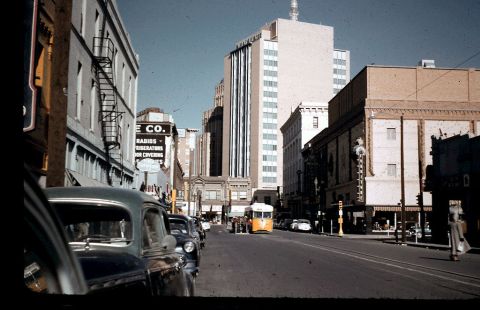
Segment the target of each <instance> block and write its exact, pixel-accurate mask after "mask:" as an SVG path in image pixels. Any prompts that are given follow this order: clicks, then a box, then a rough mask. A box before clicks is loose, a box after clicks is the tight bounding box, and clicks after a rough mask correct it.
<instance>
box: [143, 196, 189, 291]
mask: <svg viewBox="0 0 480 310" xmlns="http://www.w3.org/2000/svg"><path fill="white" fill-rule="evenodd" d="M166 218H167V216H166V213H165V212H164V211H162V210H160V209H159V208H157V207H156V206H155V205H146V206H145V207H144V209H143V219H142V239H143V240H142V255H143V259H144V260H145V265H146V266H147V267H146V268H147V270H146V273H147V276H148V279H149V283H150V287H151V292H152V294H153V295H161V296H188V295H189V287H188V284H187V282H186V278H185V275H184V273H183V266H182V261H181V260H180V258H179V256H178V254H176V253H175V245H176V240H175V238H174V237H173V236H171V235H169V234H168V230H167V226H166V225H165V224H166V223H165V219H166ZM172 239H173V241H172Z"/></svg>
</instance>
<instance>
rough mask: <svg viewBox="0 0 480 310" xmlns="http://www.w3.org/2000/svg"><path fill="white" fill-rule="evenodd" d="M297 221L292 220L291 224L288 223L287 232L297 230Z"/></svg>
mask: <svg viewBox="0 0 480 310" xmlns="http://www.w3.org/2000/svg"><path fill="white" fill-rule="evenodd" d="M297 223H298V220H297V219H293V220H292V222H291V223H290V226H288V230H291V231H294V230H296V229H297Z"/></svg>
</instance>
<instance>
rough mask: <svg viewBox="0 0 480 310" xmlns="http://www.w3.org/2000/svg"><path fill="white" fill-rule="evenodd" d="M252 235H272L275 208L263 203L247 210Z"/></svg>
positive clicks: (255, 204) (253, 205)
mask: <svg viewBox="0 0 480 310" xmlns="http://www.w3.org/2000/svg"><path fill="white" fill-rule="evenodd" d="M245 216H246V217H247V221H248V230H249V232H250V233H270V232H272V231H273V206H271V205H267V204H265V203H261V202H255V203H254V204H252V205H250V206H248V207H246V208H245Z"/></svg>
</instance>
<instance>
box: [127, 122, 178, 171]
mask: <svg viewBox="0 0 480 310" xmlns="http://www.w3.org/2000/svg"><path fill="white" fill-rule="evenodd" d="M135 132H136V137H135V162H138V161H140V160H142V159H145V158H151V159H153V160H154V161H156V162H158V163H159V164H160V165H162V166H163V165H164V161H165V137H166V136H170V135H171V132H172V130H171V125H170V123H153V122H144V123H142V122H137V127H136V130H135Z"/></svg>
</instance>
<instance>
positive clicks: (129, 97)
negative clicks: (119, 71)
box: [127, 76, 132, 107]
mask: <svg viewBox="0 0 480 310" xmlns="http://www.w3.org/2000/svg"><path fill="white" fill-rule="evenodd" d="M127 100H128V102H127V105H128V106H129V107H131V106H132V77H131V76H130V77H129V78H128V98H127Z"/></svg>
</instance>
